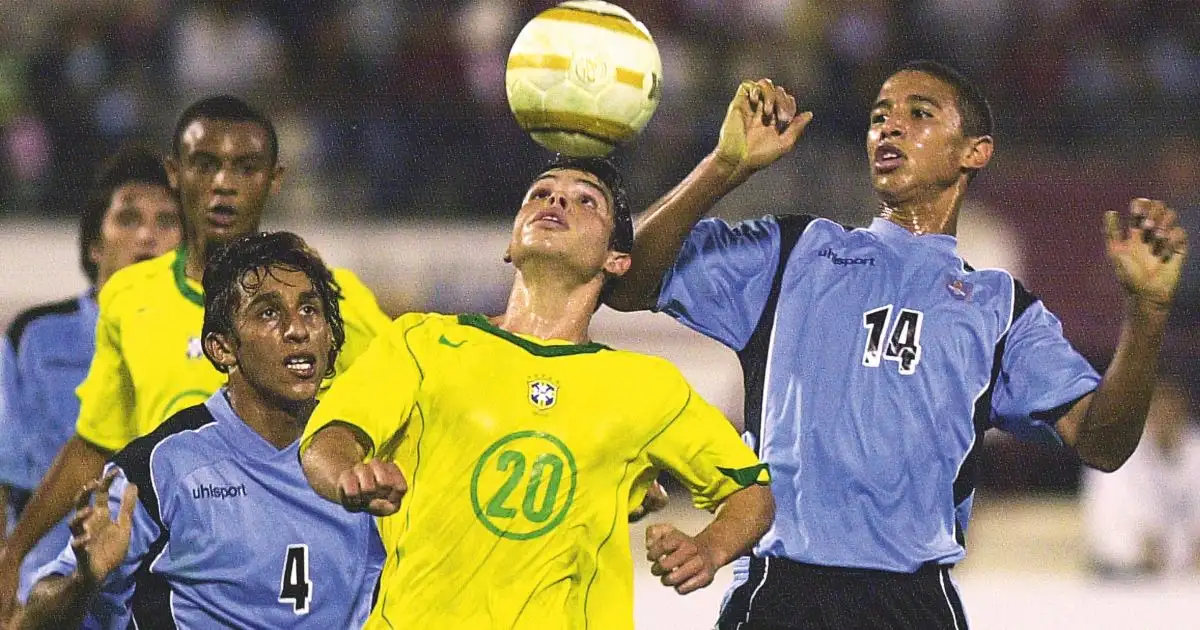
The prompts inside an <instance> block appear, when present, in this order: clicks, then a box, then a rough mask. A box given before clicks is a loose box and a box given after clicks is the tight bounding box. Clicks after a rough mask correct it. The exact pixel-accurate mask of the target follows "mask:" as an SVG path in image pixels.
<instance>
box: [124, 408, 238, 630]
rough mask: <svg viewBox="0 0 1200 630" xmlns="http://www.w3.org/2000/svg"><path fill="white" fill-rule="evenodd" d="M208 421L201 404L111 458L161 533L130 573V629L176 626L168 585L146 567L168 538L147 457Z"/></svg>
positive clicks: (207, 413)
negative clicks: (130, 483)
mask: <svg viewBox="0 0 1200 630" xmlns="http://www.w3.org/2000/svg"><path fill="white" fill-rule="evenodd" d="M212 422H216V419H215V418H213V416H212V414H211V413H209V411H208V407H205V406H204V405H203V404H200V405H195V406H192V407H188V408H187V409H183V410H181V411H180V412H178V413H176V414H175V415H173V416H171V417H170V418H168V419H167V420H166V422H163V423H162V425H160V426H159V427H158V428H157V429H155V430H154V431H152V432H151V433H150V434H149V435H146V436H144V437H140V438H138V439H136V440H134V441H133V442H130V443H129V446H126V447H125V448H124V449H122V450H121V451H120V452H119V453H117V454H116V455H114V456H113V460H112V461H113V463H114V464H116V465H118V466H120V467H121V470H123V471H125V477H126V478H127V479H129V481H130V482H132V483H133V484H135V485H137V487H138V501H140V502H141V503H142V507H143V508H145V509H146V512H148V513H149V514H150V517H151V518H153V519H154V523H155V524H156V525H158V529H159V531H160V532H162V534H161V535H159V537H158V539H156V540H155V541H154V542H153V543H151V544H150V548H149V550H148V551H147V552H146V558H145V559H144V560H143V561H142V564H141V566H139V567H138V569H137V571H136V572H135V573H134V583H135V586H134V591H133V599H132V608H133V624H132V625H131V626H130V627H133V628H164V629H173V628H176V627H177V626H176V625H175V619H174V617H172V616H171V586H170V585H169V584H167V580H166V579H165V578H163V577H162V576H160V575H157V574H154V573H152V572H151V571H150V564H151V563H152V562H154V559H155V558H157V557H158V554H160V553H162V550H163V547H165V546H166V544H167V541H168V540H170V537H171V533H170V531H169V530H168V529H167V527H166V525H164V524H163V521H162V514H161V512H160V511H159V497H158V494H157V493H156V490H155V486H154V483H153V471H151V469H150V456H151V455H153V454H154V449H155V448H156V447H157V446H158V445H159V444H161V443H162V441H163V440H165V439H167V438H169V437H171V436H172V435H175V434H177V433H180V432H182V431H194V430H196V429H199V428H200V427H202V426H204V425H206V424H209V423H212Z"/></svg>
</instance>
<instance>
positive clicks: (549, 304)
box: [492, 269, 604, 344]
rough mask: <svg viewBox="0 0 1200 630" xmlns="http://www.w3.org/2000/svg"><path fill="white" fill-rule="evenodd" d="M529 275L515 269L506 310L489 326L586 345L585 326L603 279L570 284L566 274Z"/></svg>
mask: <svg viewBox="0 0 1200 630" xmlns="http://www.w3.org/2000/svg"><path fill="white" fill-rule="evenodd" d="M555 271H556V270H546V272H545V273H531V272H530V270H529V269H518V270H517V277H516V279H515V280H514V281H513V288H512V293H510V294H509V296H508V307H507V308H505V310H504V314H503V315H501V316H500V317H497V318H493V320H492V323H494V324H495V325H497V326H499V327H500V328H502V329H504V330H507V331H508V332H511V333H520V334H524V335H532V336H534V337H538V338H540V339H561V340H563V341H569V342H571V343H575V344H583V343H588V341H590V339H589V337H588V325H589V324H591V321H592V314H593V313H595V312H596V302H597V300H599V299H600V288H601V287H602V286H603V282H604V280H603V278H602V277H600V278H593V279H591V280H588V281H586V282H583V283H578V282H573V281H572V280H571V278H570V274H564V273H555Z"/></svg>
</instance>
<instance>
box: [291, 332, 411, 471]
mask: <svg viewBox="0 0 1200 630" xmlns="http://www.w3.org/2000/svg"><path fill="white" fill-rule="evenodd" d="M407 321H408V320H406V319H401V320H397V321H396V322H395V323H394V324H393V325H392V328H390V329H389V330H388V331H386V332H385V333H384V334H382V335H380V336H378V337H376V338H375V341H374V342H372V343H371V345H370V347H368V348H367V350H366V352H364V353H363V354H362V356H361V357H359V358H358V360H357V361H355V362H354V365H353V366H351V367H350V369H349V370H347V371H346V373H345V374H343V375H341V376H339V377H338V378H337V380H335V381H334V383H333V385H332V386H331V387H330V388H329V391H328V392H326V393H325V396H324V397H322V398H321V402H320V403H318V404H317V408H316V409H315V410H314V411H313V415H312V417H311V418H309V421H308V425H307V426H306V427H305V429H304V436H303V437H302V438H301V439H300V440H301V441H300V450H301V452H303V451H304V450H306V449H307V448H308V444H309V441H310V440H311V439H312V436H313V435H314V434H316V432H317V431H320V430H321V428H323V427H324V426H325V425H327V424H329V423H331V422H335V421H336V422H344V423H346V424H349V425H351V426H354V427H357V428H358V429H360V430H362V432H363V433H365V434H366V435H367V437H369V438H370V439H371V445H372V448H371V452H370V453H368V457H370V456H372V455H376V454H377V452H378V451H380V450H382V447H383V445H384V444H386V443H388V442H389V440H391V438H392V437H393V436H395V435H398V434H399V432H400V430H401V429H402V428H404V425H405V424H407V422H408V416H409V412H410V411H411V410H412V407H413V405H414V403H415V401H416V395H417V391H418V390H419V388H420V385H421V380H422V374H421V370H420V368H419V367H418V366H417V362H416V359H415V358H414V357H413V355H412V351H411V349H410V348H409V345H408V343H407V340H406V335H407V334H408V333H409V332H411V330H410V329H409V328H408V327H407V326H406V322H407ZM418 325H419V324H418Z"/></svg>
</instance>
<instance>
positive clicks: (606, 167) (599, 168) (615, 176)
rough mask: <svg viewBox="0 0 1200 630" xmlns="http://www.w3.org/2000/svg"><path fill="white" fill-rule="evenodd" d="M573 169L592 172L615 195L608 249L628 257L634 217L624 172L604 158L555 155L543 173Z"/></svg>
mask: <svg viewBox="0 0 1200 630" xmlns="http://www.w3.org/2000/svg"><path fill="white" fill-rule="evenodd" d="M560 169H570V170H573V171H583V172H585V173H591V174H592V175H595V176H596V179H599V180H600V183H602V184H604V187H605V188H607V189H608V192H609V194H610V195H611V196H612V215H613V233H612V238H611V239H610V240H609V245H608V246H609V249H612V250H614V251H618V252H622V253H625V254H628V253H630V252H632V251H633V217H632V216H630V213H629V194H628V193H626V192H625V182H624V180H623V179H622V178H621V172H620V171H618V170H617V167H616V165H615V164H613V163H612V161H611V160H608V159H606V158H602V157H592V158H575V157H569V156H565V155H561V154H559V155H556V156H555V157H554V159H552V160H551V161H550V164H548V165H547V166H546V168H545V169H544V170H543V171H542V174H545V173H548V172H550V171H553V170H560Z"/></svg>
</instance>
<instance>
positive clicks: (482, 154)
mask: <svg viewBox="0 0 1200 630" xmlns="http://www.w3.org/2000/svg"><path fill="white" fill-rule="evenodd" d="M552 4H553V2H552V1H549V0H537V1H533V0H443V1H437V2H435V1H433V0H340V1H335V0H260V1H251V0H203V1H201V0H197V1H192V2H183V1H172V0H0V15H3V16H4V17H3V19H2V20H0V270H2V274H3V275H0V323H7V322H8V321H9V320H10V319H11V317H12V316H13V315H14V314H15V313H16V312H17V311H19V310H20V309H22V308H25V307H27V306H30V305H32V304H34V303H37V302H40V301H45V300H50V299H55V298H59V297H62V296H64V295H66V294H69V293H71V292H74V291H77V290H81V289H82V288H83V286H84V280H83V277H82V274H80V273H79V271H78V264H77V260H76V251H77V250H76V249H75V239H76V224H75V216H76V213H77V212H78V209H79V207H80V204H81V200H82V199H83V194H84V190H85V188H86V183H87V181H88V178H89V177H90V176H91V173H92V170H93V167H94V165H95V164H96V161H97V159H98V158H100V157H101V156H103V155H104V154H106V153H107V152H109V151H111V150H112V149H114V148H115V147H116V146H117V145H118V144H119V143H121V142H123V141H127V140H131V139H135V140H140V141H143V142H146V143H148V144H150V145H151V146H155V147H160V148H162V149H164V150H166V149H167V148H168V147H169V136H170V130H171V128H172V127H173V124H174V121H175V117H176V116H177V115H178V113H179V111H180V110H181V109H182V108H183V107H184V106H185V105H186V104H187V103H188V102H190V101H192V100H194V99H195V98H197V97H199V96H202V95H206V94H210V93H214V92H228V93H232V94H235V95H238V96H242V97H244V98H247V99H248V100H250V101H251V102H253V103H255V104H257V105H258V106H260V107H261V108H263V109H264V110H265V111H266V112H267V113H268V114H269V115H270V116H271V117H272V118H273V119H274V120H275V121H276V124H277V126H278V128H279V133H280V144H281V153H282V161H283V163H284V164H285V165H286V166H287V167H288V169H289V171H288V174H287V177H286V179H285V183H284V186H283V192H282V193H281V194H280V195H278V196H277V197H276V198H275V200H274V202H273V205H272V208H271V210H270V211H269V217H268V219H267V227H270V228H287V229H293V230H295V231H297V232H299V233H300V234H302V235H304V236H305V237H306V238H308V239H309V240H310V241H311V242H313V243H314V244H315V245H317V246H318V247H319V248H320V249H321V250H322V252H323V253H324V254H325V255H326V257H327V258H329V259H330V260H331V261H333V262H335V263H337V264H340V265H344V266H347V267H350V268H352V269H354V270H356V271H358V272H359V273H360V275H361V276H362V277H363V279H364V280H365V281H366V282H367V284H368V285H370V286H371V287H372V288H373V289H375V291H376V292H377V293H378V295H379V296H380V299H381V302H382V303H383V304H384V306H385V308H386V309H388V310H389V311H390V312H392V313H393V314H398V313H400V312H404V311H409V310H439V311H463V310H467V311H483V312H495V311H497V310H499V309H501V308H502V306H503V302H504V298H505V295H506V291H507V282H508V280H509V277H510V276H509V271H508V269H507V268H506V267H505V265H503V263H502V262H501V261H500V255H501V253H502V251H503V246H504V242H505V239H506V236H507V230H508V227H507V226H508V224H507V219H508V217H509V215H510V213H511V212H512V211H514V210H515V208H516V205H517V203H518V201H519V199H520V196H521V194H522V192H523V189H524V186H525V184H526V183H527V181H528V178H529V177H530V176H531V175H533V174H534V173H535V172H536V171H537V169H538V168H539V167H540V165H541V164H542V163H543V162H544V160H545V159H546V158H547V157H548V155H547V154H545V153H544V152H543V151H542V150H541V149H540V148H539V147H537V146H536V145H534V144H533V143H532V141H530V140H528V139H527V138H526V137H525V136H524V135H523V134H522V133H521V131H520V130H519V129H518V128H517V126H516V124H515V123H514V122H513V120H512V118H511V116H510V115H509V113H508V110H507V106H506V103H505V97H504V89H503V74H504V62H505V58H506V56H507V51H508V46H509V44H510V43H511V41H512V39H513V38H514V37H515V35H516V32H517V30H519V28H520V26H521V25H522V24H523V23H524V22H525V21H526V20H527V19H528V18H530V17H532V16H533V15H534V14H536V13H537V12H538V11H540V10H543V9H545V8H547V7H549V6H551V5H552ZM620 4H622V5H623V6H625V7H626V8H627V9H629V10H630V11H631V12H633V13H634V14H635V15H636V16H638V17H639V18H640V19H641V20H642V21H643V22H645V23H646V25H647V26H648V27H649V28H650V30H651V32H652V33H653V34H654V36H655V38H656V40H657V43H658V45H659V48H660V51H661V53H662V57H663V62H664V66H665V77H666V79H665V95H664V98H663V101H662V104H661V106H660V107H659V111H658V113H657V114H656V115H655V117H654V119H653V120H652V121H651V122H650V124H649V126H648V128H647V129H646V131H645V133H644V134H643V135H642V136H641V137H640V138H639V140H638V141H637V143H636V145H635V146H633V147H631V148H630V149H628V150H624V151H623V152H622V153H620V154H619V155H618V158H619V160H620V162H621V163H622V164H623V165H624V166H626V167H627V168H628V169H629V172H630V173H633V174H634V176H633V177H631V182H630V192H631V196H632V198H633V200H634V202H635V207H644V205H645V204H647V203H649V202H650V201H652V200H653V199H654V198H655V197H657V196H658V195H659V194H661V193H662V192H664V191H665V190H666V189H667V188H668V187H669V186H671V185H672V184H674V183H675V182H676V181H677V180H678V179H679V178H680V177H682V176H683V175H684V174H685V173H686V172H687V171H688V170H689V169H690V168H691V166H692V165H693V164H694V163H695V162H696V161H697V160H698V159H699V158H700V157H701V156H703V155H704V154H705V153H706V152H707V151H708V150H709V149H710V148H711V147H712V146H713V145H714V143H715V139H716V130H717V127H718V124H719V122H720V119H721V117H722V115H723V113H724V110H725V105H726V103H727V101H728V99H729V97H730V96H731V95H732V92H733V90H734V88H735V87H736V85H737V83H738V82H739V81H740V80H742V79H744V78H754V77H759V76H770V77H772V78H774V79H776V81H777V82H779V83H782V84H784V85H786V86H787V87H788V88H789V89H790V90H791V91H792V92H793V93H794V94H796V95H797V97H798V99H799V101H800V104H801V107H803V108H807V109H812V110H814V111H815V113H816V120H815V122H814V123H813V124H812V125H811V126H810V128H809V132H808V133H807V134H806V135H805V137H804V138H803V139H802V140H801V143H800V146H799V147H798V148H797V150H796V151H795V152H794V154H792V155H790V156H788V157H787V158H785V159H784V160H783V161H782V162H781V164H779V165H776V166H774V167H773V168H772V169H771V170H770V171H768V172H767V173H764V174H760V175H758V176H756V177H755V178H754V179H753V180H752V181H751V182H750V183H749V184H747V185H746V186H744V187H743V188H742V189H740V190H738V191H737V192H736V193H735V194H733V195H732V196H730V198H728V199H726V200H725V201H724V202H723V203H722V205H721V206H720V209H719V214H721V215H722V216H725V217H728V218H732V219H739V218H744V217H749V216H756V215H761V214H764V213H768V212H775V213H783V212H808V213H814V214H820V215H824V216H829V217H831V218H834V219H836V220H839V221H842V222H844V223H849V224H853V225H862V224H865V223H866V222H867V221H868V220H869V218H870V217H871V216H872V214H873V213H874V206H873V203H872V201H871V196H870V189H869V181H868V178H867V170H866V163H865V159H864V155H863V139H864V129H865V125H866V122H867V111H868V108H869V104H870V102H871V100H872V99H873V97H874V94H875V91H876V89H877V87H878V84H879V82H880V81H881V80H882V79H883V78H884V77H885V76H886V75H887V74H888V73H889V72H890V70H891V69H892V68H893V67H895V66H896V65H898V64H899V63H901V62H902V61H904V60H907V59H910V58H916V57H932V58H936V59H940V60H944V61H948V62H950V63H952V64H954V65H956V66H958V67H959V68H961V69H962V70H964V71H965V72H966V73H967V74H969V75H970V76H971V77H972V78H973V79H975V80H976V81H977V82H979V83H980V84H981V85H982V86H983V88H984V91H985V92H986V93H987V95H988V96H989V97H990V99H991V100H992V103H993V106H994V108H995V110H996V114H997V120H998V131H997V134H996V135H997V144H998V153H997V157H996V159H995V160H993V162H992V165H991V166H989V168H988V169H987V170H986V172H985V173H984V174H983V175H982V176H981V177H980V178H979V179H978V180H977V181H976V182H975V184H974V187H973V188H974V190H973V194H972V195H971V196H970V200H969V202H968V206H967V208H966V209H965V216H964V218H963V221H962V225H961V231H960V237H961V241H962V249H963V251H964V254H965V256H966V258H967V259H968V260H970V261H971V262H972V264H974V265H975V266H977V267H979V266H1004V267H1007V268H1009V269H1012V270H1013V271H1014V272H1015V273H1016V274H1017V275H1018V277H1020V278H1021V279H1022V281H1023V282H1024V283H1025V284H1026V286H1028V287H1030V288H1031V289H1032V290H1033V291H1034V292H1036V293H1038V294H1039V295H1040V296H1042V297H1043V298H1044V299H1045V301H1046V302H1047V304H1048V305H1049V306H1050V307H1051V308H1052V309H1053V310H1055V311H1056V312H1057V313H1058V314H1059V315H1060V316H1061V317H1062V319H1063V322H1064V326H1065V328H1066V331H1067V335H1068V337H1069V338H1070V339H1071V340H1072V341H1073V342H1074V343H1075V344H1076V346H1077V347H1078V348H1079V349H1080V350H1081V351H1082V352H1084V353H1085V354H1086V355H1087V356H1088V357H1089V358H1090V359H1091V360H1092V361H1093V362H1094V363H1095V364H1096V365H1097V366H1098V367H1103V365H1104V364H1105V362H1106V361H1107V360H1108V353H1109V352H1110V351H1111V349H1112V348H1113V346H1114V345H1115V342H1116V337H1117V332H1118V331H1117V323H1118V322H1119V320H1120V316H1121V311H1120V303H1121V302H1120V299H1121V296H1120V289H1119V288H1118V286H1117V284H1116V282H1115V280H1113V279H1112V277H1111V274H1110V272H1109V271H1108V268H1107V263H1106V261H1105V259H1104V254H1103V249H1102V236H1101V230H1100V225H1101V215H1102V213H1103V211H1104V210H1106V209H1113V208H1118V207H1122V206H1124V204H1125V203H1126V202H1127V201H1128V199H1129V198H1131V197H1134V196H1149V197H1157V198H1162V199H1165V200H1168V201H1169V202H1170V203H1171V204H1172V205H1173V206H1174V208H1175V209H1176V210H1178V211H1179V212H1180V213H1181V216H1182V218H1183V219H1182V220H1183V222H1184V223H1185V225H1186V226H1187V227H1188V228H1189V230H1190V233H1191V235H1192V240H1193V242H1196V241H1200V216H1198V215H1200V123H1198V122H1197V119H1196V116H1195V113H1194V111H1195V107H1196V103H1197V102H1200V4H1198V3H1197V2H1196V0H894V1H888V0H840V1H839V0H625V1H624V2H621V3H620ZM1198 259H1200V256H1196V255H1193V257H1192V260H1191V261H1190V262H1189V264H1188V267H1187V269H1186V270H1185V275H1186V277H1185V279H1184V286H1183V288H1182V290H1181V295H1180V297H1179V303H1178V305H1177V310H1176V314H1175V316H1174V319H1173V330H1172V332H1171V336H1170V337H1169V339H1168V342H1167V349H1166V353H1165V356H1164V358H1163V368H1164V371H1166V372H1168V373H1171V374H1173V375H1176V376H1178V377H1180V378H1181V379H1182V380H1183V381H1184V383H1185V384H1186V385H1187V386H1188V387H1190V388H1191V390H1192V391H1193V399H1194V400H1200V391H1198V390H1200V378H1198V377H1197V370H1196V367H1197V364H1198V363H1200V361H1198V359H1200V334H1198V333H1197V332H1196V325H1197V324H1198V323H1200V271H1198V269H1200V267H1198V264H1200V262H1198ZM594 333H595V336H596V337H597V339H599V340H601V341H604V342H606V343H610V344H612V345H616V346H620V347H624V348H629V349H638V350H644V351H647V352H652V353H657V354H661V355H663V356H667V357H668V358H671V359H673V360H674V361H676V362H677V363H679V364H680V365H681V367H682V368H683V369H684V371H685V373H686V374H687V375H688V376H689V377H690V378H691V379H692V380H693V382H694V383H695V384H696V385H697V387H698V388H699V389H700V390H701V391H702V392H703V393H704V394H705V395H706V397H708V398H709V399H710V400H712V401H714V402H715V403H717V404H718V405H720V406H721V407H722V408H723V409H725V410H726V411H727V412H728V413H729V415H730V417H731V418H733V419H734V420H735V421H737V422H740V419H741V391H740V390H741V385H740V375H739V373H738V367H737V364H736V361H735V360H734V359H733V357H732V355H731V354H730V353H729V352H727V351H725V350H723V349H722V348H720V347H718V346H715V345H714V344H713V343H711V342H708V341H706V340H703V339H701V338H699V337H698V336H696V335H694V334H690V333H688V332H687V331H685V330H683V329H682V328H681V327H679V326H677V325H675V324H674V323H672V322H671V321H670V320H668V319H666V318H663V317H659V316H654V315H645V314H642V315H629V316H623V315H616V314H613V313H611V312H610V311H607V309H605V310H602V311H601V313H600V317H599V319H598V320H597V322H596V325H595V329H594ZM1195 415H1196V412H1195V409H1193V410H1192V416H1193V418H1194V417H1195ZM1193 423H1194V420H1193ZM987 445H988V451H987V454H988V457H987V458H986V461H987V464H986V466H987V467H986V470H985V474H984V476H983V486H982V488H981V490H980V497H979V499H977V506H978V507H977V510H978V512H977V516H976V518H975V521H974V524H973V526H972V532H971V539H970V541H969V548H970V558H969V559H968V561H967V562H966V563H965V564H964V565H963V566H962V567H961V568H960V570H959V571H958V577H959V581H960V583H961V586H962V589H963V591H964V594H965V600H966V603H967V609H968V613H969V614H970V616H971V617H972V621H973V624H974V625H973V627H975V628H979V629H984V630H987V629H998V628H1047V629H1049V628H1160V627H1162V628H1165V627H1189V625H1190V624H1195V625H1192V626H1191V627H1200V621H1197V620H1196V614H1195V611H1197V610H1200V577H1197V573H1195V572H1192V573H1191V574H1188V575H1183V576H1175V577H1171V578H1147V579H1142V580H1133V581H1121V582H1111V581H1101V580H1099V579H1098V578H1095V577H1093V576H1092V575H1091V574H1090V573H1089V572H1088V567H1089V563H1088V557H1087V553H1086V549H1085V546H1084V543H1083V533H1082V528H1083V524H1082V522H1081V518H1082V517H1081V514H1080V510H1079V509H1078V505H1077V501H1076V495H1077V491H1078V479H1079V467H1078V463H1077V462H1076V461H1075V460H1073V459H1072V458H1070V457H1069V456H1066V455H1063V454H1060V453H1052V452H1048V451H1044V450H1041V449H1038V448H1035V447H1030V446H1025V445H1019V444H1015V443H1013V442H1012V441H1010V440H1007V439H1005V438H1004V437H1003V436H999V435H990V436H989V439H988V442H987ZM678 494H679V493H678V492H677V493H676V495H677V498H676V501H675V504H674V505H673V506H672V507H671V508H670V510H669V511H668V513H667V514H666V515H664V517H669V518H673V519H676V520H679V521H681V522H684V523H686V524H688V525H689V526H691V527H693V528H698V527H699V526H700V525H701V523H702V519H701V518H700V516H699V515H698V514H696V513H695V512H692V511H688V509H687V508H686V506H685V505H682V504H684V503H686V502H685V501H683V500H682V499H680V498H679V497H678ZM640 535H641V529H640V528H637V529H636V530H635V531H634V538H633V543H634V548H635V549H637V548H639V547H640V539H639V537H640ZM635 555H637V554H636V553H635ZM644 569H645V568H644V567H642V566H640V567H639V578H638V579H639V582H638V619H639V628H661V627H671V628H679V629H681V630H682V629H690V628H703V627H706V626H707V624H709V623H711V620H712V618H713V615H712V611H713V610H714V607H715V605H716V601H717V600H718V599H719V595H720V592H719V590H718V589H715V588H713V589H709V590H708V591H705V592H702V593H700V594H697V595H694V596H690V597H688V598H686V599H683V600H677V599H675V596H674V595H673V594H671V593H670V592H669V591H667V590H666V589H663V588H662V587H659V586H657V585H656V584H655V583H654V582H653V579H652V578H650V577H649V574H648V572H646V571H645V570H644ZM722 576H723V578H722V579H723V580H724V581H727V580H728V579H729V576H728V573H727V572H725V573H723V574H722Z"/></svg>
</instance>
